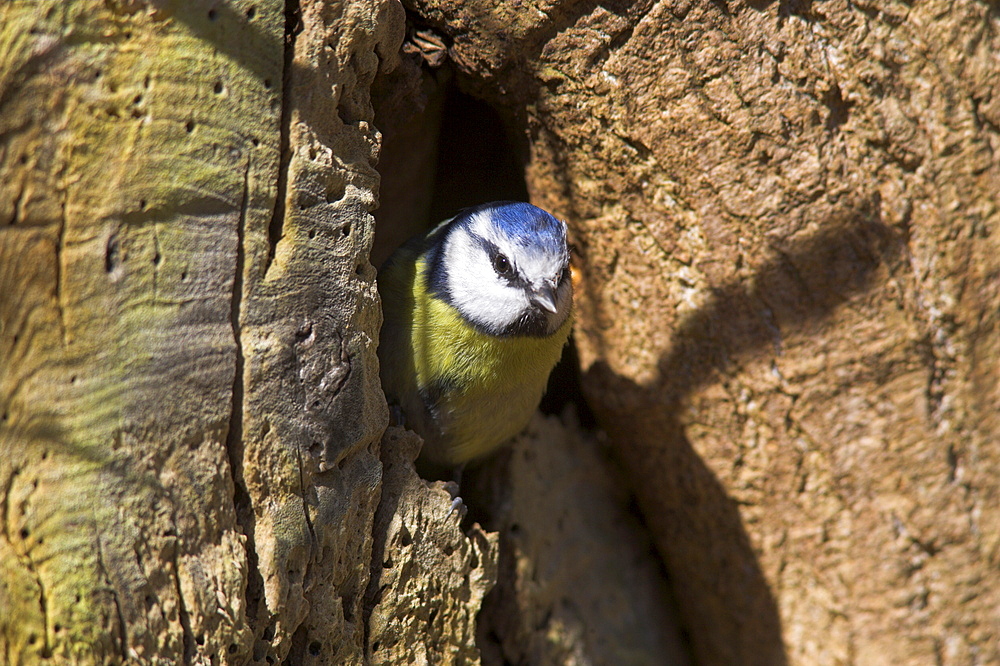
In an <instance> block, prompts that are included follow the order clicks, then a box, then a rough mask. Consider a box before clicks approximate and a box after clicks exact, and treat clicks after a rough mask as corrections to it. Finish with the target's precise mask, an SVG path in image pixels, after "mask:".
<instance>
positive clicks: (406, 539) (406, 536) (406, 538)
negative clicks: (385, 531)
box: [399, 527, 413, 546]
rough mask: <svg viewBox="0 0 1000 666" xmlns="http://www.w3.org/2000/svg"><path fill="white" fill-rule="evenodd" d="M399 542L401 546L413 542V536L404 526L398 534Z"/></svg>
mask: <svg viewBox="0 0 1000 666" xmlns="http://www.w3.org/2000/svg"><path fill="white" fill-rule="evenodd" d="M399 542H400V543H401V544H403V546H409V545H410V544H411V543H413V537H412V536H411V535H410V530H408V529H406V528H405V527H404V528H403V532H402V534H400V535H399Z"/></svg>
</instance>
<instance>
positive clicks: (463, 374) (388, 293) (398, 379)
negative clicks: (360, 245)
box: [379, 256, 572, 465]
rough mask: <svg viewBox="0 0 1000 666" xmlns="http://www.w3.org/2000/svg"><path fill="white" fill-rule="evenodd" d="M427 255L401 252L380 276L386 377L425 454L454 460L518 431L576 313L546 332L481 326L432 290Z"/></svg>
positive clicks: (382, 354)
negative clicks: (497, 332)
mask: <svg viewBox="0 0 1000 666" xmlns="http://www.w3.org/2000/svg"><path fill="white" fill-rule="evenodd" d="M424 272H425V271H424V260H423V258H422V257H412V256H410V257H400V258H399V259H398V260H397V261H395V262H394V263H393V265H391V266H389V267H387V270H386V272H385V275H380V276H379V291H380V292H381V293H382V299H383V311H384V313H385V323H384V325H383V332H382V336H381V341H380V347H379V359H380V361H381V363H382V371H381V372H382V383H383V388H384V389H385V391H386V393H387V394H389V396H390V399H393V398H394V399H396V400H398V401H399V404H400V406H401V407H402V409H403V411H404V413H405V414H406V418H407V425H409V426H410V427H412V428H413V429H414V430H416V431H417V432H418V433H420V434H421V435H422V436H423V437H424V439H425V447H424V452H423V454H422V456H423V457H424V458H426V459H428V460H430V461H432V462H435V463H438V464H447V465H455V464H460V463H462V462H465V461H468V460H471V459H473V458H476V457H479V456H482V455H485V454H486V453H489V451H491V450H492V449H493V448H495V447H496V446H498V445H499V444H502V443H503V442H504V441H506V440H508V439H510V438H511V437H513V436H514V435H516V434H517V433H518V432H519V431H520V430H521V429H522V428H524V426H525V425H526V424H527V422H528V419H529V418H530V417H531V414H532V413H533V412H534V411H535V409H537V407H538V403H539V401H540V400H541V397H542V394H543V393H544V391H545V385H546V382H547V381H548V376H549V373H550V372H551V370H552V367H553V366H554V365H555V364H556V362H557V361H558V360H559V357H560V355H561V354H562V348H563V346H564V345H565V343H566V339H567V338H568V337H569V332H570V329H571V327H572V321H571V320H572V317H567V320H566V321H565V322H564V323H563V325H562V326H561V327H560V328H559V330H557V331H556V333H555V334H553V335H551V336H549V337H544V338H536V337H527V336H515V337H505V338H500V337H495V336H491V335H486V334H484V333H480V332H479V331H477V330H476V329H474V328H473V327H472V326H470V325H469V324H468V323H466V322H465V320H464V319H462V317H461V316H460V315H459V314H458V311H457V310H455V308H453V307H452V306H450V305H448V304H447V303H445V302H444V301H442V300H440V299H438V298H434V297H432V296H430V295H429V294H428V292H427V289H426V284H425V282H424Z"/></svg>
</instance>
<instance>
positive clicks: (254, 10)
mask: <svg viewBox="0 0 1000 666" xmlns="http://www.w3.org/2000/svg"><path fill="white" fill-rule="evenodd" d="M256 15H257V8H256V7H250V8H249V9H247V20H248V21H252V20H253V17H254V16H256Z"/></svg>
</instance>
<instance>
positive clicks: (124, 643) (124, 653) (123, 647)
mask: <svg viewBox="0 0 1000 666" xmlns="http://www.w3.org/2000/svg"><path fill="white" fill-rule="evenodd" d="M94 544H95V545H96V546H97V566H98V568H99V569H100V570H101V571H102V572H103V574H104V578H105V580H107V583H108V590H109V591H110V592H111V598H112V599H113V600H114V602H115V613H116V615H117V618H118V631H119V634H120V635H119V638H118V648H119V651H120V653H121V658H122V662H127V661H128V628H127V626H126V624H125V613H124V612H123V611H122V605H121V599H120V598H119V597H118V590H117V589H115V586H114V585H113V584H112V582H111V579H110V577H109V576H108V568H107V567H106V566H105V565H104V549H103V548H102V547H101V535H100V533H99V532H98V531H97V522H96V520H95V522H94Z"/></svg>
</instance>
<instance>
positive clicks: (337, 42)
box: [0, 0, 495, 664]
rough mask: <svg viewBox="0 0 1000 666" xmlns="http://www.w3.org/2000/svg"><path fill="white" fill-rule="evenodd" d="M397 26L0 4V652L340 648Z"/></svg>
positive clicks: (366, 573)
mask: <svg viewBox="0 0 1000 666" xmlns="http://www.w3.org/2000/svg"><path fill="white" fill-rule="evenodd" d="M402 35H403V12H402V8H401V6H400V5H399V4H398V3H397V2H392V1H381V2H380V1H375V0H373V1H371V2H331V3H313V2H309V3H306V2H303V3H302V4H301V6H300V7H299V6H297V5H291V6H288V7H286V6H285V4H284V3H279V2H259V1H255V2H251V1H249V0H246V1H244V0H234V1H233V2H228V3H222V2H220V3H211V4H203V3H191V2H177V3H172V2H153V3H143V2H125V1H123V2H84V1H77V2H54V1H53V2H47V3H35V2H11V3H4V4H3V5H2V6H0V224H2V225H3V226H2V227H0V412H2V418H0V662H3V663H4V664H32V663H40V662H43V661H46V660H49V659H51V660H54V661H57V662H62V663H66V662H70V661H72V662H73V663H101V664H104V663H123V662H128V663H240V664H243V663H259V664H273V663H279V662H281V661H283V660H285V659H288V660H289V661H290V662H291V663H296V664H305V663H326V664H347V663H362V662H363V661H364V659H365V650H366V646H367V643H366V623H367V619H368V617H367V612H368V611H370V610H371V609H370V608H366V607H365V606H364V603H363V601H364V594H365V591H366V588H367V586H368V583H369V580H370V574H371V571H372V570H373V562H372V556H373V552H372V551H373V547H375V548H377V551H378V553H379V554H381V553H392V552H393V550H392V546H391V545H390V546H388V547H387V546H386V545H385V541H386V538H387V535H386V532H385V529H384V528H380V527H378V526H376V525H375V523H374V516H375V509H376V505H377V504H378V502H379V498H380V495H381V491H382V464H381V463H380V461H379V459H378V454H379V438H380V436H381V433H382V430H383V429H384V427H385V423H386V408H385V401H384V399H383V397H382V394H381V391H380V389H379V385H378V369H377V362H376V357H375V347H376V341H377V338H378V327H379V324H380V320H381V317H380V313H379V308H378V298H377V294H376V291H375V280H374V277H375V272H374V269H373V267H372V266H371V264H370V263H369V261H368V252H369V249H370V247H371V242H372V231H373V222H372V218H371V215H370V211H371V210H372V209H373V208H374V206H375V203H376V199H377V197H376V192H377V188H378V174H377V172H376V171H375V169H374V163H375V161H376V158H377V154H378V148H379V134H378V132H377V131H376V130H375V128H374V127H373V125H372V116H373V112H372V108H371V103H370V101H369V97H368V95H369V87H370V85H371V82H372V79H373V78H374V76H375V73H376V72H377V71H378V70H379V69H380V68H382V69H390V68H391V67H392V66H394V64H395V63H396V61H397V51H398V48H399V44H400V42H401V39H402ZM394 483H401V482H400V481H398V480H397V481H395V482H394ZM385 490H386V492H387V493H389V494H390V495H391V494H392V493H394V492H395V493H398V492H399V489H398V488H396V487H395V486H394V485H392V484H389V485H388V486H387V487H386V489H385ZM414 492H415V493H416V494H417V495H418V496H420V498H421V500H422V501H423V506H427V507H435V508H437V509H442V510H446V509H447V508H449V507H450V498H447V497H445V498H441V497H439V496H438V495H439V494H440V493H438V494H434V493H433V492H432V489H426V488H425V489H423V495H421V494H420V492H418V491H414ZM384 513H385V512H384ZM385 515H386V519H387V520H390V519H391V518H392V515H393V514H392V512H391V511H389V512H388V513H387V514H385ZM456 538H457V539H460V540H464V539H465V537H464V536H463V535H458V537H456ZM481 538H483V539H487V541H489V539H488V538H487V537H485V536H483V537H481ZM492 538H493V539H494V541H495V537H492ZM464 543H465V542H464V541H463V542H462V544H463V545H462V547H468V546H466V545H464ZM494 550H495V549H494ZM488 555H489V552H487V553H486V554H484V555H483V556H482V558H481V563H480V568H481V569H483V570H485V571H487V572H488V571H490V570H491V567H492V569H495V556H494V557H493V559H490V557H489V556H488ZM381 568H382V567H381V560H380V561H379V563H378V565H377V569H378V570H381ZM439 573H440V572H437V571H432V572H428V573H425V574H424V575H422V576H418V577H414V579H413V580H411V581H410V584H411V587H417V588H421V587H422V588H424V589H426V588H430V587H432V586H434V585H436V584H437V581H436V579H435V576H436V575H438V574H439ZM490 585H491V579H490V577H489V576H485V577H484V578H483V581H482V582H481V583H480V585H479V596H478V597H476V598H473V599H464V600H463V601H464V602H465V605H464V606H463V608H464V612H465V614H466V615H467V616H469V617H474V615H475V612H476V610H477V609H478V607H479V603H480V600H481V597H482V594H484V593H485V591H486V590H488V589H489V586H490ZM472 634H473V629H472V628H471V627H470V626H464V627H462V629H461V633H459V632H458V631H457V630H456V633H455V635H454V636H453V635H452V634H448V633H446V634H445V636H444V637H443V639H442V640H445V641H451V642H452V643H454V644H456V645H459V646H460V647H461V649H462V650H464V651H465V653H467V654H471V655H474V654H475V648H474V644H473V642H472V638H471V636H472ZM469 661H470V662H472V661H474V659H471V658H470V659H469Z"/></svg>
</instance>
